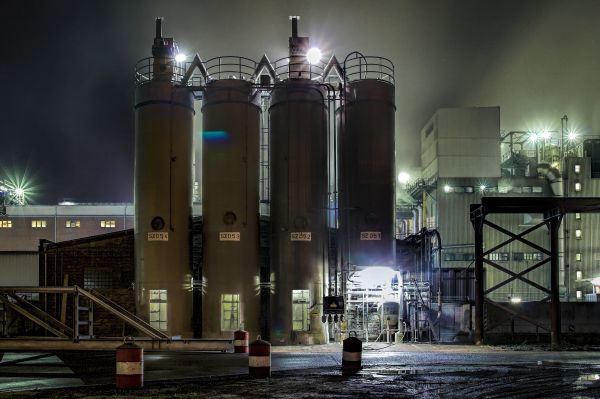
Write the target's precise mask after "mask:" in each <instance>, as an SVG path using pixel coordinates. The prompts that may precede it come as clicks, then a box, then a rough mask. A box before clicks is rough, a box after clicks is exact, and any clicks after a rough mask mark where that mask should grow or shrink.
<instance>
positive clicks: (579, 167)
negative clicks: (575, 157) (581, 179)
mask: <svg viewBox="0 0 600 399" xmlns="http://www.w3.org/2000/svg"><path fill="white" fill-rule="evenodd" d="M574 169H575V173H580V172H581V165H579V164H578V163H576V164H575V168H574Z"/></svg>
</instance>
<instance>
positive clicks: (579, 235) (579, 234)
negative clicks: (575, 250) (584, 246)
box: [575, 229, 581, 240]
mask: <svg viewBox="0 0 600 399" xmlns="http://www.w3.org/2000/svg"><path fill="white" fill-rule="evenodd" d="M575 238H576V239H578V240H581V229H577V230H575Z"/></svg>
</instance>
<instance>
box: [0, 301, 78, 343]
mask: <svg viewBox="0 0 600 399" xmlns="http://www.w3.org/2000/svg"><path fill="white" fill-rule="evenodd" d="M6 295H7V296H9V297H10V298H12V299H13V300H14V301H15V302H17V303H18V304H19V305H20V306H21V307H23V308H25V306H28V307H29V308H30V309H28V312H30V313H32V314H33V315H35V316H37V317H39V318H40V319H42V320H43V319H45V321H46V322H48V323H50V324H52V325H54V327H57V328H59V329H61V330H63V331H65V332H66V333H67V334H69V335H70V336H73V329H72V328H71V327H69V326H68V325H66V324H64V323H63V322H61V321H59V320H56V319H55V318H54V317H52V316H50V315H49V314H48V313H46V312H44V311H43V310H41V309H39V308H38V307H37V306H35V305H34V304H33V303H31V302H29V301H27V300H26V299H24V298H21V297H20V296H18V295H17V294H15V293H9V294H6ZM23 305H25V306H23Z"/></svg>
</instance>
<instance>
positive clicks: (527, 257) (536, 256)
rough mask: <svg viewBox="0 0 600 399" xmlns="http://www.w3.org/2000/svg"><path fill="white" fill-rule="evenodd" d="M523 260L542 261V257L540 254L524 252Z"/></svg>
mask: <svg viewBox="0 0 600 399" xmlns="http://www.w3.org/2000/svg"><path fill="white" fill-rule="evenodd" d="M523 258H524V260H542V259H543V255H542V253H541V252H525V253H524V254H523Z"/></svg>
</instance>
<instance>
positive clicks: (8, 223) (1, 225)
mask: <svg viewBox="0 0 600 399" xmlns="http://www.w3.org/2000/svg"><path fill="white" fill-rule="evenodd" d="M0 229H12V220H0Z"/></svg>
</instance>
